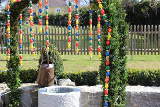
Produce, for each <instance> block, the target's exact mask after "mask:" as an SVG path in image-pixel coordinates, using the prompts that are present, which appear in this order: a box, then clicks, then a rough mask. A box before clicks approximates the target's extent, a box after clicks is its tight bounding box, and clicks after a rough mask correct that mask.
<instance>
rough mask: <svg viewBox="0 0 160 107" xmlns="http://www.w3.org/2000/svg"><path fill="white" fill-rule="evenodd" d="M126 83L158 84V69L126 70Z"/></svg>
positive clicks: (159, 78)
mask: <svg viewBox="0 0 160 107" xmlns="http://www.w3.org/2000/svg"><path fill="white" fill-rule="evenodd" d="M128 71H129V72H128V84H130V85H143V86H160V70H136V69H129V70H128Z"/></svg>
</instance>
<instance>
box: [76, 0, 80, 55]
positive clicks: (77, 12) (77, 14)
mask: <svg viewBox="0 0 160 107" xmlns="http://www.w3.org/2000/svg"><path fill="white" fill-rule="evenodd" d="M75 4H76V5H75V9H76V11H75V20H76V27H75V36H76V37H75V38H76V41H75V50H76V54H78V52H79V11H78V8H79V7H78V0H75Z"/></svg>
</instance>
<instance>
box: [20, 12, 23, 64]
mask: <svg viewBox="0 0 160 107" xmlns="http://www.w3.org/2000/svg"><path fill="white" fill-rule="evenodd" d="M22 23H23V22H22V14H20V15H19V61H20V62H19V63H20V65H22V51H23V50H22V43H23V37H22V36H23V30H22Z"/></svg>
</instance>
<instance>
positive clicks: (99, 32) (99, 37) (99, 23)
mask: <svg viewBox="0 0 160 107" xmlns="http://www.w3.org/2000/svg"><path fill="white" fill-rule="evenodd" d="M97 22H98V23H97V39H98V48H97V51H98V58H99V59H101V50H102V49H101V15H100V14H98V18H97Z"/></svg>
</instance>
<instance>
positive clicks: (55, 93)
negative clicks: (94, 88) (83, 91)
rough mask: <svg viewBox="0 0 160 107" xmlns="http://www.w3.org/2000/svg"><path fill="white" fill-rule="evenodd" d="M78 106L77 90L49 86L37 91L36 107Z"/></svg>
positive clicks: (68, 87) (78, 93) (78, 90)
mask: <svg viewBox="0 0 160 107" xmlns="http://www.w3.org/2000/svg"><path fill="white" fill-rule="evenodd" d="M79 105H80V89H79V88H75V87H71V86H51V87H46V88H41V89H39V91H38V107H79Z"/></svg>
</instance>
